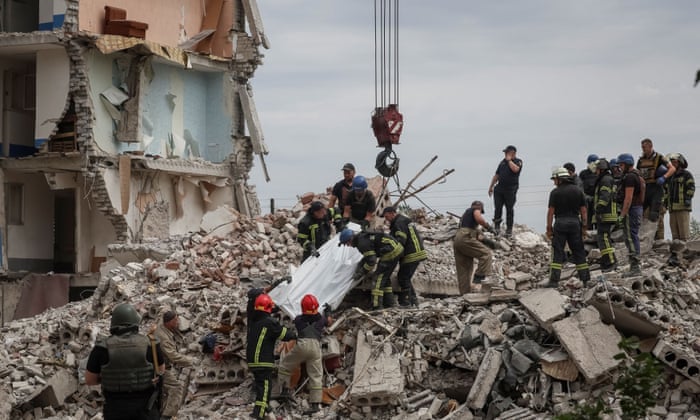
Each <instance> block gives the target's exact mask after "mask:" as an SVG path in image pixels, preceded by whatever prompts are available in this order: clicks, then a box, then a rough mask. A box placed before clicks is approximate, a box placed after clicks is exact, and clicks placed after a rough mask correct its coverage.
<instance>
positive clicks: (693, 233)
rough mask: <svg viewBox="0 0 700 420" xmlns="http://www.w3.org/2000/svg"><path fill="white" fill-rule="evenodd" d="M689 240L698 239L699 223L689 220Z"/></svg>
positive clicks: (699, 233)
mask: <svg viewBox="0 0 700 420" xmlns="http://www.w3.org/2000/svg"><path fill="white" fill-rule="evenodd" d="M690 239H700V222H698V221H697V220H696V219H695V218H692V219H690Z"/></svg>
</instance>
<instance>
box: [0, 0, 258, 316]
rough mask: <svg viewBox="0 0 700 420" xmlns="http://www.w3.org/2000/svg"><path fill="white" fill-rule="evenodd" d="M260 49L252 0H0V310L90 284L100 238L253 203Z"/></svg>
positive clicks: (183, 226)
mask: <svg viewBox="0 0 700 420" xmlns="http://www.w3.org/2000/svg"><path fill="white" fill-rule="evenodd" d="M267 47H268V42H267V39H266V38H265V35H264V31H263V28H262V21H261V18H260V15H259V11H258V8H257V4H256V3H255V0H148V1H143V0H82V1H79V0H0V74H1V75H2V77H0V87H1V91H2V93H3V94H2V96H0V109H1V110H2V114H1V116H0V139H1V140H2V143H1V144H2V150H1V151H2V158H1V159H0V168H1V170H0V177H1V178H2V182H0V199H2V200H3V201H4V203H5V205H4V207H0V233H1V238H2V240H1V242H0V246H1V248H0V252H1V259H0V263H1V273H2V274H3V275H4V278H5V280H4V281H3V282H2V286H3V293H2V297H3V298H2V301H3V302H2V309H3V310H2V320H3V322H7V321H9V320H11V319H12V317H13V313H14V311H11V310H10V309H12V308H11V306H15V305H16V306H17V310H18V311H19V312H22V314H23V315H24V316H30V315H33V314H34V313H37V312H39V311H41V310H43V309H44V307H46V306H58V305H60V304H63V303H66V302H67V301H68V300H74V299H75V297H74V296H71V293H72V294H75V291H76V290H77V291H82V290H85V289H86V288H87V289H89V288H91V287H93V286H95V285H96V284H97V280H98V277H97V276H96V275H91V274H90V273H95V272H97V271H98V269H99V265H100V263H101V262H102V261H104V260H105V258H106V257H107V255H108V253H109V252H110V251H109V249H108V246H109V245H110V244H139V243H142V242H144V241H146V242H148V241H157V240H159V239H163V238H166V237H170V236H174V235H180V234H185V233H187V232H193V231H197V230H198V229H199V226H200V223H201V221H202V218H203V217H204V216H206V215H207V214H208V213H210V212H212V211H215V210H217V209H220V208H222V207H229V208H232V209H235V210H237V211H239V212H240V213H242V214H245V215H247V216H254V215H257V214H259V212H260V209H259V202H258V199H257V196H256V194H255V191H254V187H252V186H250V185H248V183H247V182H248V179H249V173H250V171H251V168H252V166H253V161H254V155H258V156H259V157H260V164H261V167H262V170H263V171H265V163H264V160H263V156H264V155H265V154H266V153H267V147H266V145H265V143H264V140H263V137H262V131H261V128H260V124H259V121H258V117H257V115H256V111H255V104H254V102H253V98H252V90H251V86H250V84H249V79H250V78H252V77H253V74H254V72H255V70H256V68H257V66H258V65H259V64H261V62H262V57H263V56H262V54H261V52H260V50H261V48H267ZM265 176H266V178H267V174H266V173H265ZM18 279H23V281H17V280H18ZM30 293H31V294H33V295H32V298H31V299H29V298H28V296H27V294H30ZM23 301H28V302H32V303H31V304H30V306H33V307H31V308H28V307H24V308H22V306H23V305H24V304H23V303H22V302H23ZM17 302H19V303H17ZM41 302H44V303H41ZM20 309H21V311H20ZM15 316H17V315H16V314H15Z"/></svg>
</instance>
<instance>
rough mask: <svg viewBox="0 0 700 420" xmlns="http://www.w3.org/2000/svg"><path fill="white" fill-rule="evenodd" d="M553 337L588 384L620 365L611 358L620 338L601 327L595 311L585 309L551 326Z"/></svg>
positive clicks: (613, 329) (610, 327)
mask: <svg viewBox="0 0 700 420" xmlns="http://www.w3.org/2000/svg"><path fill="white" fill-rule="evenodd" d="M552 329H553V330H554V333H555V334H556V335H557V337H558V338H559V341H560V342H561V344H562V345H563V346H564V348H565V349H566V351H567V352H568V353H569V355H570V356H571V358H572V360H573V361H574V363H575V364H576V367H578V369H579V371H580V372H581V374H582V375H583V376H584V377H585V378H586V381H588V382H597V381H598V380H599V379H600V378H601V377H602V376H603V375H604V374H606V373H607V372H609V371H611V370H613V369H615V368H616V367H617V365H618V364H619V363H620V362H619V361H618V360H615V358H614V357H615V355H616V354H618V353H619V352H620V350H619V348H618V347H617V344H618V343H619V342H620V340H621V339H622V337H621V336H620V333H618V332H617V330H615V328H614V327H612V326H610V325H605V324H603V323H602V321H601V319H600V314H599V313H598V311H597V310H596V309H595V308H593V307H591V306H588V307H586V308H583V309H582V310H581V311H579V312H578V313H577V314H575V315H573V316H571V317H569V318H566V319H563V320H561V321H557V322H555V323H553V324H552Z"/></svg>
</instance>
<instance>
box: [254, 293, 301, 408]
mask: <svg viewBox="0 0 700 420" xmlns="http://www.w3.org/2000/svg"><path fill="white" fill-rule="evenodd" d="M259 291H260V289H252V290H251V291H249V292H248V299H249V301H250V299H251V298H252V299H254V303H253V310H252V311H250V312H248V315H247V316H248V337H247V338H248V342H247V344H246V361H247V362H248V369H249V370H250V371H251V372H252V373H253V378H254V380H253V390H254V391H255V406H254V408H253V412H252V413H251V417H253V418H256V419H262V418H265V413H266V412H267V411H268V409H267V408H268V403H269V401H270V392H271V391H272V389H271V387H270V382H271V380H272V376H273V374H274V371H275V354H274V352H275V343H276V342H277V340H282V341H289V340H294V339H295V338H296V334H294V332H293V331H290V330H288V329H287V328H286V327H283V326H282V325H280V323H279V322H278V321H277V320H276V319H275V318H272V317H271V316H270V314H271V313H272V310H273V309H274V307H275V303H274V302H273V301H272V298H271V297H270V295H268V294H266V293H259ZM253 296H255V297H253Z"/></svg>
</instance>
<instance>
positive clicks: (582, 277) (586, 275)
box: [578, 268, 591, 287]
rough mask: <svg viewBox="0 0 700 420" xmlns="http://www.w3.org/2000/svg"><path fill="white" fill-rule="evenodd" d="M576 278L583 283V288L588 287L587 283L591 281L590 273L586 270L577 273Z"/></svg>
mask: <svg viewBox="0 0 700 420" xmlns="http://www.w3.org/2000/svg"><path fill="white" fill-rule="evenodd" d="M578 278H579V280H581V282H582V283H583V287H588V282H589V281H591V272H590V271H589V270H588V269H587V268H586V269H584V270H581V271H579V272H578Z"/></svg>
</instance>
